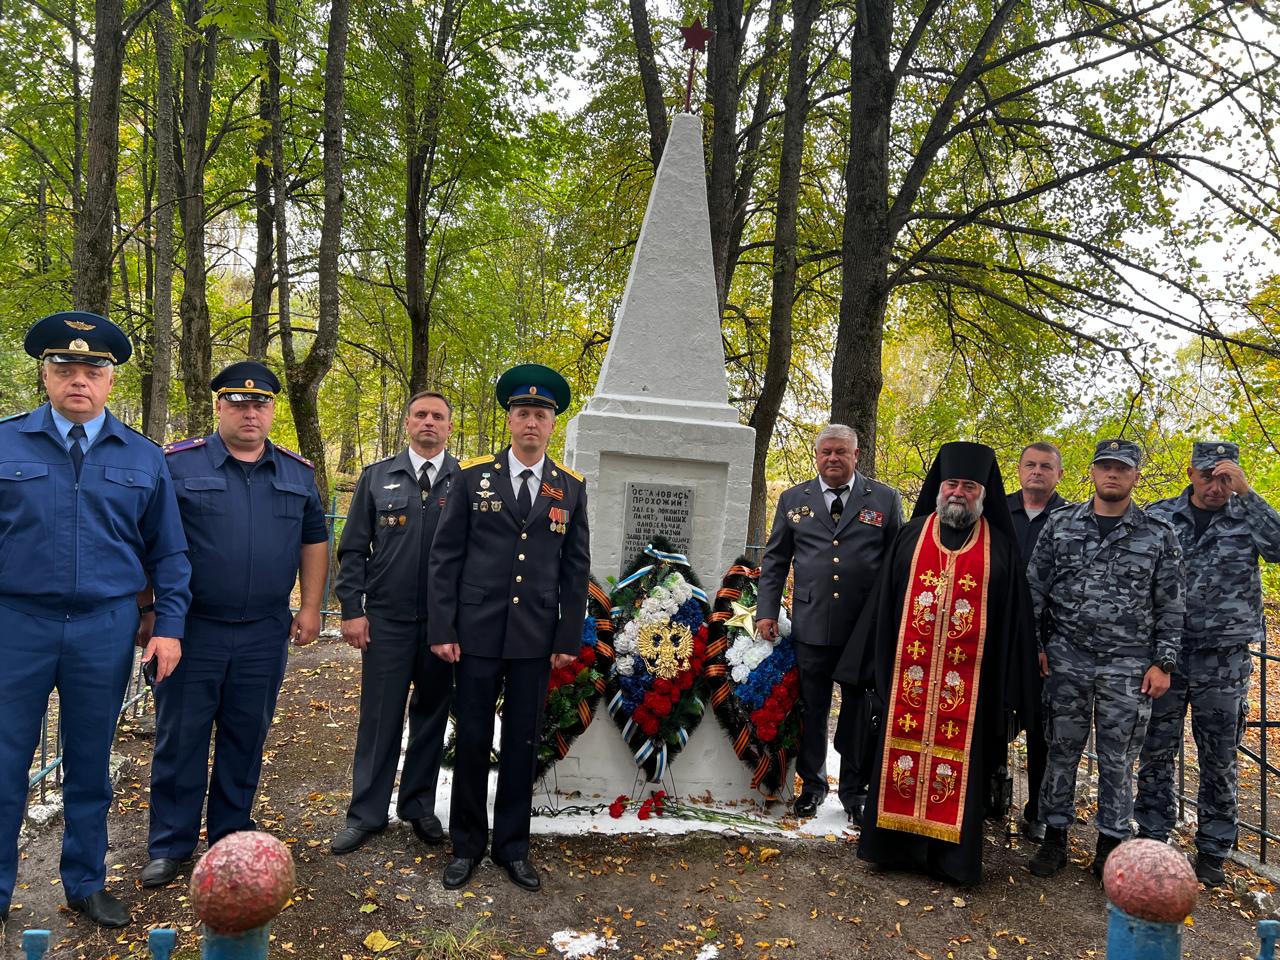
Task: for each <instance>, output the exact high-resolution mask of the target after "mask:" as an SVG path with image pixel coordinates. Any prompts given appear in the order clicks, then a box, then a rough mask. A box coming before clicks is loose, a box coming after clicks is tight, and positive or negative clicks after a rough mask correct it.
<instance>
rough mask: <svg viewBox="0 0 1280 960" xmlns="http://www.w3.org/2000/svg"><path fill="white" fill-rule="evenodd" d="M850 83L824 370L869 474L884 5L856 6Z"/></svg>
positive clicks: (887, 90) (869, 0) (886, 40)
mask: <svg viewBox="0 0 1280 960" xmlns="http://www.w3.org/2000/svg"><path fill="white" fill-rule="evenodd" d="M857 15H858V19H857V25H856V27H855V29H854V34H853V44H852V58H851V60H852V62H851V65H850V66H851V77H850V88H851V89H850V94H849V103H850V122H849V160H848V163H847V165H846V166H845V191H846V193H845V196H846V199H845V211H844V234H843V237H842V241H841V251H842V255H843V262H842V265H841V271H840V289H841V296H840V325H839V329H838V332H837V334H836V350H835V357H834V359H833V361H832V364H831V420H832V422H833V423H844V424H848V425H849V426H851V427H853V428H854V429H855V430H857V431H858V441H859V442H858V446H859V447H860V448H861V450H862V454H861V457H860V459H859V461H858V466H859V469H861V470H862V471H863V472H864V473H866V474H867V475H868V476H875V466H876V406H877V403H878V402H879V399H880V389H881V387H882V386H883V382H884V381H883V375H882V373H881V370H880V364H881V353H882V349H881V348H882V344H883V340H884V314H885V307H886V304H887V302H888V296H889V287H888V280H887V276H888V267H889V255H890V251H891V249H892V238H891V237H890V234H889V162H888V156H889V115H890V110H891V107H892V100H893V67H892V64H891V63H890V60H889V44H890V39H891V37H892V31H893V3H892V0H859V2H858V14H857Z"/></svg>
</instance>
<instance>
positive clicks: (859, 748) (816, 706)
mask: <svg viewBox="0 0 1280 960" xmlns="http://www.w3.org/2000/svg"><path fill="white" fill-rule="evenodd" d="M795 651H796V665H797V666H798V667H799V668H800V699H801V700H802V701H803V702H804V732H803V733H801V735H800V752H799V754H798V755H797V756H796V773H798V774H800V779H801V780H802V781H803V782H804V792H805V793H816V794H818V795H819V796H826V793H827V719H828V717H829V716H830V714H831V692H832V689H833V687H834V684H835V681H834V680H832V679H831V674H832V672H833V671H834V670H835V668H836V663H837V662H838V661H839V660H840V654H842V653H843V652H844V648H843V647H838V646H819V645H818V644H813V643H800V642H797V643H796V644H795ZM866 708H867V704H866V703H865V698H864V696H863V694H862V693H861V692H860V691H858V690H855V689H854V688H852V687H846V686H844V684H841V685H840V735H839V737H838V738H837V741H836V746H837V747H838V748H840V791H839V792H840V801H841V803H843V804H844V805H845V806H846V807H848V806H849V805H850V804H851V803H852V802H854V800H855V799H860V798H862V797H865V796H866V793H867V784H868V782H869V775H870V772H871V766H870V751H869V750H868V749H867V747H868V745H869V744H870V739H871V721H870V716H869V711H868V710H867V709H866Z"/></svg>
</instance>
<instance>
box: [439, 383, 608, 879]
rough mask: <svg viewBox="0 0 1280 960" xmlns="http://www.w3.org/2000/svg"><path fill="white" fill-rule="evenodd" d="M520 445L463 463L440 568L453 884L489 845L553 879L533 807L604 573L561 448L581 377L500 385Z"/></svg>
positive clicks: (519, 867)
mask: <svg viewBox="0 0 1280 960" xmlns="http://www.w3.org/2000/svg"><path fill="white" fill-rule="evenodd" d="M497 394H498V402H499V403H501V404H502V405H503V406H504V407H505V408H506V409H507V429H508V430H509V431H510V432H511V445H510V446H509V447H507V448H506V449H505V450H503V451H502V452H501V453H498V454H496V455H494V456H484V457H477V458H475V459H474V460H468V461H465V462H464V463H462V464H460V465H459V466H460V469H461V473H460V475H459V476H458V477H457V478H456V479H455V480H454V482H453V486H452V488H451V489H450V491H449V496H448V497H447V499H446V501H445V508H444V513H443V514H442V515H441V517H440V523H439V525H438V526H437V527H436V539H435V543H434V544H433V545H432V548H431V560H430V563H429V564H428V567H427V569H428V582H429V585H430V593H429V598H428V609H429V617H428V624H429V626H428V631H429V636H430V639H431V649H432V652H434V653H435V654H436V655H437V656H439V657H441V658H442V659H444V660H446V661H448V662H450V663H453V664H455V668H454V671H455V672H454V683H455V690H456V693H455V698H454V702H455V703H456V708H455V712H456V715H457V722H458V750H457V761H456V763H455V765H454V768H453V797H452V803H451V805H450V807H449V838H450V839H451V840H452V841H453V858H452V859H451V860H450V861H449V864H448V865H447V866H446V867H445V869H444V877H443V881H444V885H445V887H446V888H447V889H450V890H454V889H457V888H458V887H461V886H463V885H464V884H465V883H466V882H467V880H469V879H470V877H471V874H472V872H473V871H474V870H475V868H476V865H477V864H478V863H479V862H480V858H481V857H483V856H484V854H485V849H486V847H487V848H488V850H489V855H490V857H491V858H492V859H493V861H494V863H496V864H498V865H499V866H502V867H505V868H506V871H507V875H508V876H509V877H510V878H511V880H512V882H513V883H515V884H516V885H517V886H520V887H522V888H524V889H526V890H537V889H538V888H539V887H541V885H542V881H541V879H540V878H539V876H538V871H537V870H536V869H535V868H534V866H533V864H532V863H530V862H529V808H530V806H531V804H532V800H533V774H534V768H535V764H536V762H537V758H538V741H539V737H540V732H541V730H542V711H543V708H544V707H545V705H546V699H547V681H548V679H549V678H550V674H551V668H552V666H556V667H560V666H566V665H568V664H569V663H571V662H572V661H573V659H574V657H575V656H577V652H578V648H579V647H580V645H581V643H582V620H583V617H584V616H585V614H586V606H587V577H588V574H589V572H590V567H591V548H590V542H591V538H590V535H589V534H588V531H587V487H586V483H585V482H584V481H583V479H582V477H581V476H580V475H579V474H576V473H574V472H572V471H571V470H568V469H566V468H565V467H562V466H560V465H559V464H557V463H556V462H555V461H553V460H552V459H551V458H550V457H548V456H547V443H548V441H550V439H551V433H552V431H553V430H554V429H555V424H556V414H557V413H560V412H562V411H563V410H564V409H565V408H566V407H568V406H569V385H568V384H567V383H565V381H564V378H563V377H561V376H560V374H558V373H556V372H555V371H554V370H551V369H550V368H548V367H544V366H541V365H540V364H536V363H529V364H522V365H520V366H517V367H513V368H512V369H510V370H508V371H507V372H506V373H504V374H503V375H502V377H501V378H499V380H498V385H497ZM499 695H502V696H503V697H504V704H503V708H502V740H501V745H500V750H501V759H500V760H499V763H498V792H497V796H496V799H495V800H494V807H493V840H492V843H489V842H488V841H489V835H488V834H489V818H488V815H487V807H488V802H487V801H488V797H487V792H488V781H489V749H490V745H491V744H492V742H493V721H494V715H495V713H496V707H497V702H498V697H499Z"/></svg>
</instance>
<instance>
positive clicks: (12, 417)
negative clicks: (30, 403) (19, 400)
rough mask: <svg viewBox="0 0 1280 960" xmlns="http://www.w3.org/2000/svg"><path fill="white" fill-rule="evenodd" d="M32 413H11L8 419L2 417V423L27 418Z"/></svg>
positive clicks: (0, 421) (0, 418) (0, 419)
mask: <svg viewBox="0 0 1280 960" xmlns="http://www.w3.org/2000/svg"><path fill="white" fill-rule="evenodd" d="M30 412H31V411H29V410H25V411H23V412H22V413H11V414H9V416H7V417H0V423H8V422H9V421H10V420H17V419H18V418H19V417H25V416H26V415H27V414H28V413H30Z"/></svg>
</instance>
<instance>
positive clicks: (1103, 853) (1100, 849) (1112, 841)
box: [1093, 833, 1121, 880]
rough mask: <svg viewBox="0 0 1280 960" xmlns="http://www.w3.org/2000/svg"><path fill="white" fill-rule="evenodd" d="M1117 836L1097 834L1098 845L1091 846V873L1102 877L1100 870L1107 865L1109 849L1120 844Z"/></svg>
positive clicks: (1109, 854)
mask: <svg viewBox="0 0 1280 960" xmlns="http://www.w3.org/2000/svg"><path fill="white" fill-rule="evenodd" d="M1120 843H1121V840H1120V838H1119V837H1111V836H1108V835H1107V834H1105V833H1100V834H1098V845H1097V846H1096V847H1094V848H1093V875H1094V876H1095V877H1097V878H1098V879H1099V880H1101V879H1102V870H1103V868H1104V867H1105V866H1106V865H1107V857H1109V856H1111V851H1112V850H1114V849H1115V848H1116V847H1118V846H1120Z"/></svg>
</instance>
